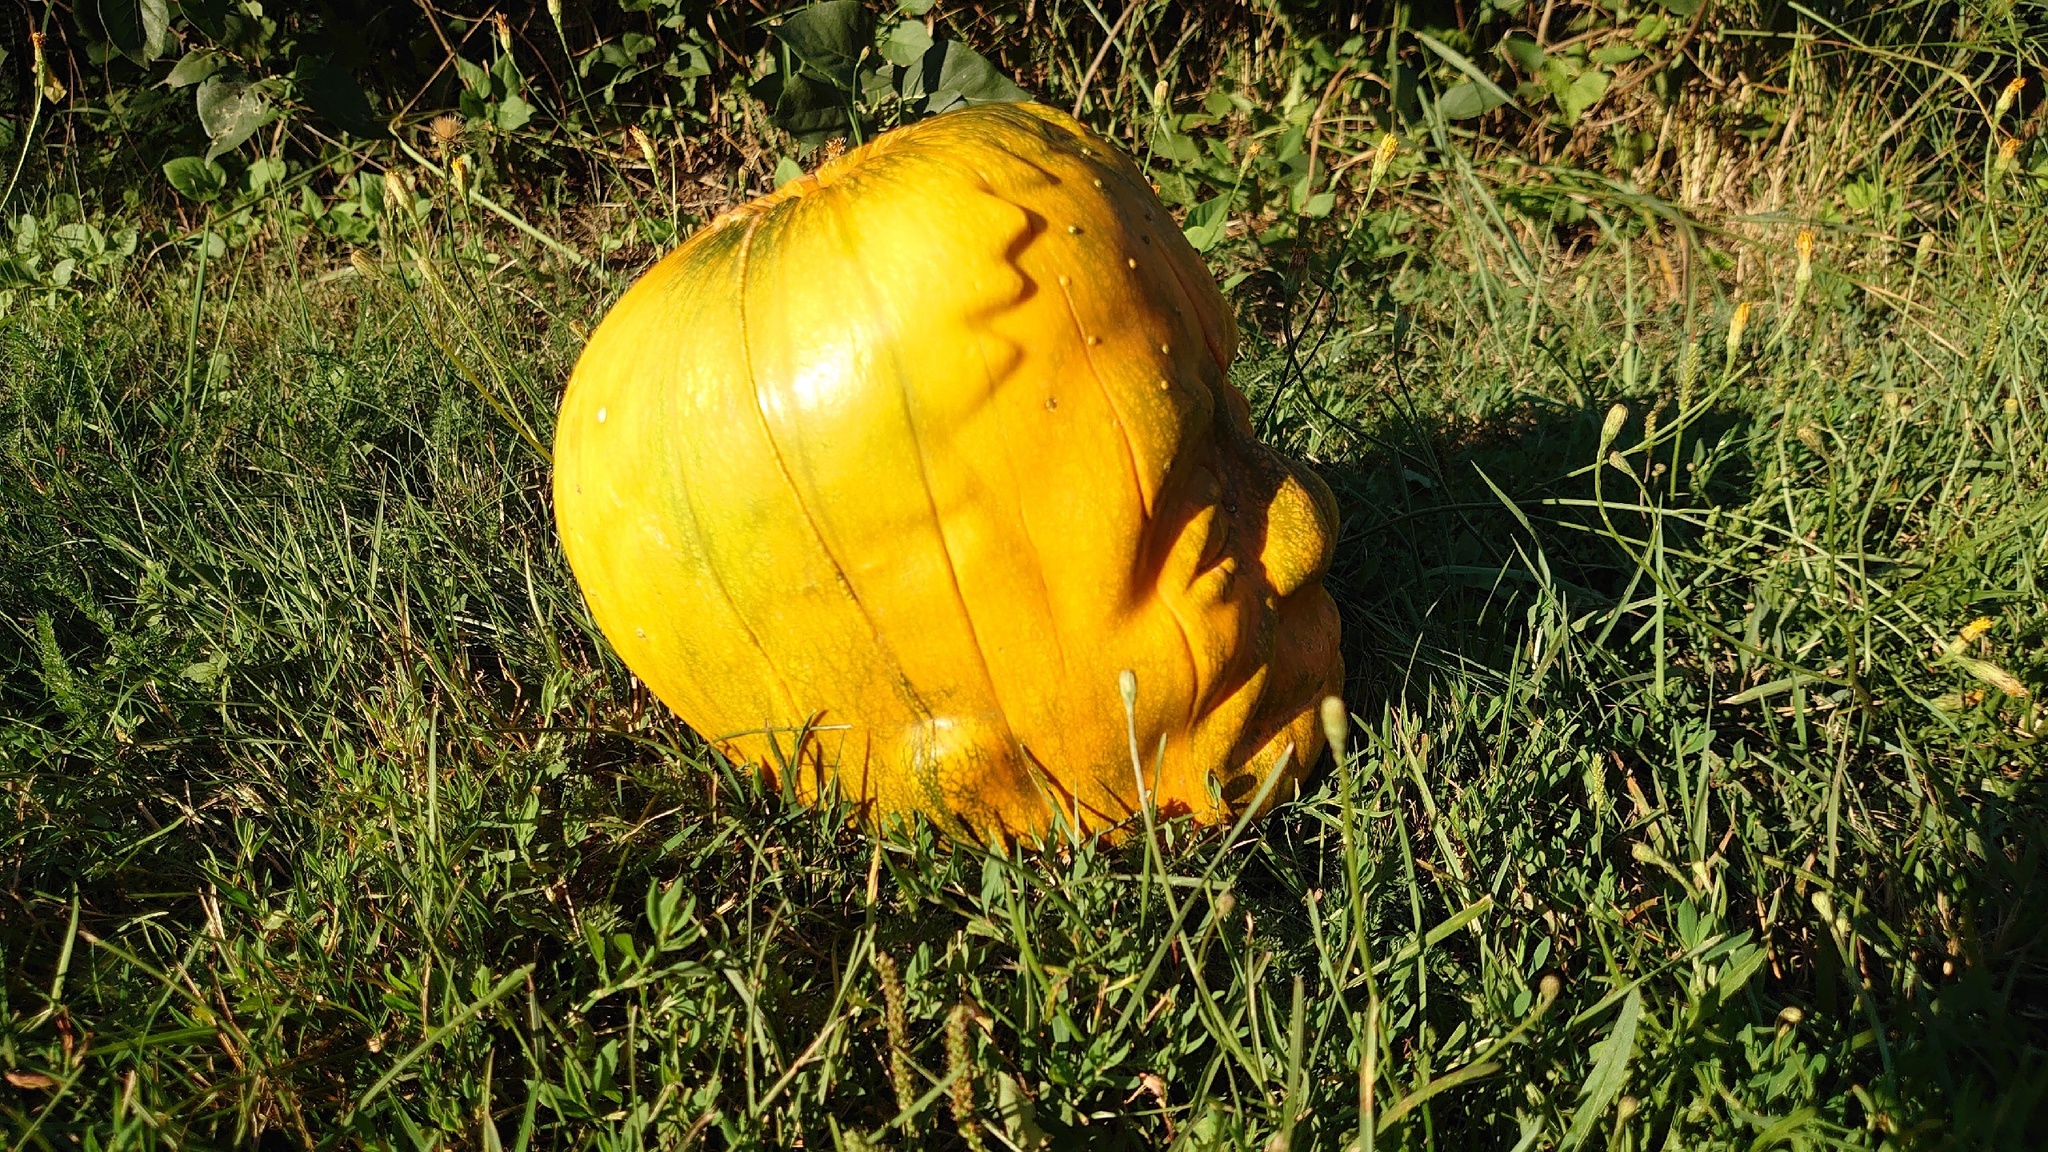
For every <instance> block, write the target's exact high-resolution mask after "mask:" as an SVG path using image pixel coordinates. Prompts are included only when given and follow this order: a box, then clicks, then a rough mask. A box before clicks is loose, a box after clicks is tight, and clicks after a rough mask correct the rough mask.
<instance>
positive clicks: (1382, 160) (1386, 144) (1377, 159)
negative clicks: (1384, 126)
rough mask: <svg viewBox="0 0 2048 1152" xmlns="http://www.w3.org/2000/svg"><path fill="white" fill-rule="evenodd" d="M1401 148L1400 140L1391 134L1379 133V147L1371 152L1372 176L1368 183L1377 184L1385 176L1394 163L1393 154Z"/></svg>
mask: <svg viewBox="0 0 2048 1152" xmlns="http://www.w3.org/2000/svg"><path fill="white" fill-rule="evenodd" d="M1400 147H1401V138H1400V137H1398V136H1396V135H1394V134H1393V133H1392V132H1382V133H1380V142H1379V146H1378V147H1376V148H1374V149H1373V150H1372V176H1371V178H1370V182H1371V183H1373V184H1378V183H1379V182H1380V179H1381V178H1382V177H1384V176H1385V175H1386V174H1387V168H1388V167H1389V166H1390V165H1392V164H1393V162H1394V153H1395V152H1396V151H1397V150H1399V148H1400Z"/></svg>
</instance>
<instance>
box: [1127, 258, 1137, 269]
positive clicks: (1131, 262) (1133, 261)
mask: <svg viewBox="0 0 2048 1152" xmlns="http://www.w3.org/2000/svg"><path fill="white" fill-rule="evenodd" d="M1137 266H1138V258H1137V257H1136V256H1131V257H1128V258H1126V259H1125V260H1124V267H1126V268H1136V267H1137Z"/></svg>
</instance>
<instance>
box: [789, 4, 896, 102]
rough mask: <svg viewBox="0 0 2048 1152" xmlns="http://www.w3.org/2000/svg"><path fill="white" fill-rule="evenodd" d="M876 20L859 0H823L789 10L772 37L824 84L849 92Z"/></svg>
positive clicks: (872, 37) (851, 89)
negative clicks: (823, 0)
mask: <svg viewBox="0 0 2048 1152" xmlns="http://www.w3.org/2000/svg"><path fill="white" fill-rule="evenodd" d="M874 28H875V19H874V17H873V16H872V15H870V14H869V13H868V10H867V5H865V4H863V3H861V0H826V2H825V3H823V4H813V5H811V6H810V7H808V8H804V9H801V10H799V11H797V12H793V13H791V14H790V15H789V16H788V18H786V19H785V20H783V21H782V23H780V24H778V25H776V26H775V28H774V33H775V38H776V39H777V40H780V41H781V42H782V44H783V46H784V47H786V48H788V49H789V50H790V52H792V53H793V54H795V56H796V58H797V59H799V60H801V61H803V62H804V66H805V67H806V68H808V69H809V70H810V71H812V72H814V73H816V74H817V76H818V77H819V78H820V79H822V80H823V81H824V82H825V83H827V84H830V85H831V86H833V87H835V88H837V89H839V90H840V91H841V92H852V91H853V86H854V80H855V76H854V69H855V68H856V67H857V66H858V65H859V64H860V58H861V54H862V53H863V52H865V51H867V48H868V45H869V44H870V43H871V42H872V41H873V39H874V34H875V33H874Z"/></svg>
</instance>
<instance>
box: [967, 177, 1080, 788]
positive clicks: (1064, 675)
mask: <svg viewBox="0 0 2048 1152" xmlns="http://www.w3.org/2000/svg"><path fill="white" fill-rule="evenodd" d="M968 171H970V172H972V173H974V178H975V179H976V180H978V181H980V182H981V189H982V192H983V194H984V195H986V196H988V197H989V198H990V199H992V200H995V201H997V202H999V203H1001V204H1004V205H1007V206H1008V207H1010V208H1014V209H1016V210H1017V212H1019V213H1020V214H1022V216H1023V217H1024V229H1023V232H1022V235H1021V238H1022V240H1023V243H1022V244H1021V245H1020V244H1018V243H1017V238H1015V237H1013V238H1012V239H1011V241H1010V242H1009V243H1008V244H1005V245H1004V247H1003V263H1004V264H1005V265H1006V266H1007V267H1008V268H1009V269H1010V270H1011V271H1012V272H1014V273H1016V275H1017V277H1018V278H1019V279H1021V280H1023V281H1024V283H1025V285H1026V286H1027V287H1028V288H1030V290H1031V292H1030V295H1033V296H1035V295H1036V294H1037V293H1038V292H1040V291H1043V288H1042V287H1040V285H1039V282H1038V280H1037V278H1036V277H1034V276H1032V275H1031V273H1029V272H1027V271H1025V270H1024V266H1023V264H1022V263H1021V261H1022V259H1023V255H1024V253H1025V252H1026V251H1028V250H1030V249H1031V248H1032V247H1033V246H1035V245H1036V244H1037V243H1038V238H1039V237H1040V236H1043V235H1045V232H1046V227H1045V223H1044V217H1043V216H1041V215H1039V214H1038V213H1037V212H1035V211H1033V210H1032V209H1030V208H1027V207H1025V206H1024V205H1022V204H1019V203H1017V202H1016V201H1015V200H1013V199H1011V198H1010V197H1008V196H1006V195H1004V194H1003V193H1002V192H1001V191H1000V190H999V189H998V188H997V187H996V185H995V183H994V182H993V181H991V180H990V179H989V178H988V174H987V173H985V172H983V171H982V170H981V168H980V166H978V165H973V164H970V165H968ZM1025 299H1029V296H1026V297H1024V298H1023V299H1020V300H1014V301H1011V302H1009V303H1005V304H1000V305H993V306H990V307H988V308H984V309H982V310H980V311H978V312H970V313H968V314H967V316H966V320H967V328H968V330H969V331H970V332H972V333H974V336H975V341H974V355H975V358H976V359H977V360H979V361H981V374H982V378H983V379H984V380H985V381H987V384H988V392H989V398H990V401H991V402H992V403H993V401H994V399H995V394H996V391H997V389H998V387H999V386H1000V385H999V384H998V382H997V380H996V371H995V366H994V365H992V364H990V363H989V359H988V351H987V348H986V346H985V345H984V344H983V341H984V340H996V341H1000V342H1002V343H1004V344H1007V345H1010V346H1012V347H1017V343H1016V341H1014V340H1011V339H1009V338H1008V337H1006V336H1003V335H1002V334H1001V333H999V332H996V331H994V330H993V329H992V327H991V323H990V322H991V321H993V320H994V319H995V318H996V317H997V316H999V315H1009V314H1014V313H1015V312H1016V311H1017V310H1018V309H1019V308H1020V307H1022V305H1023V302H1024V300H1025ZM1012 372H1013V373H1014V369H1013V370H1012ZM994 408H995V419H996V423H997V425H998V427H1000V428H1001V429H1002V430H1003V432H1004V433H1005V434H1004V435H1003V436H1001V437H999V440H1000V442H1001V444H1002V448H1003V463H1004V464H1005V465H1006V466H1007V467H1008V469H1009V472H1010V481H1011V484H1010V496H1011V503H1012V507H1013V510H1014V513H1015V515H1016V517H1017V524H1018V526H1019V527H1021V528H1022V529H1023V530H1024V540H1025V542H1026V543H1028V544H1029V545H1031V557H1032V559H1033V560H1035V561H1037V564H1036V566H1035V567H1034V568H1033V569H1032V571H1033V574H1034V575H1035V576H1036V577H1037V580H1038V595H1039V602H1040V604H1041V605H1042V606H1043V608H1044V611H1045V622H1046V633H1047V634H1048V635H1050V636H1051V637H1052V645H1053V651H1054V652H1055V653H1056V654H1057V655H1058V656H1059V660H1060V686H1061V688H1062V690H1064V689H1065V688H1066V687H1067V686H1068V685H1070V684H1072V683H1073V676H1074V673H1073V665H1072V662H1071V661H1070V660H1069V659H1068V658H1067V643H1066V637H1065V636H1064V635H1062V633H1061V630H1060V618H1059V613H1058V612H1056V611H1055V610H1054V608H1053V599H1052V587H1051V585H1049V584H1048V583H1047V582H1046V579H1045V573H1046V570H1047V563H1046V558H1045V549H1044V547H1043V546H1042V545H1040V544H1039V542H1038V534H1037V533H1036V532H1034V531H1033V530H1032V526H1031V517H1030V516H1029V515H1028V514H1027V513H1026V512H1025V508H1024V496H1023V493H1024V488H1025V485H1024V483H1023V480H1024V472H1023V471H1022V470H1020V469H1019V468H1018V467H1017V457H1016V454H1015V452H1014V451H1013V448H1014V446H1015V445H1016V443H1017V441H1018V438H1017V437H1015V436H1011V435H1009V434H1008V433H1009V432H1010V431H1011V429H1012V424H1011V421H1010V419H1009V416H1010V413H1009V411H1008V409H1006V408H1004V407H1003V406H1002V405H1000V404H995V405H994ZM1007 720H1008V717H1007V715H1005V721H1006V722H1007ZM1013 731H1014V730H1013ZM1051 735H1052V736H1053V738H1054V742H1055V743H1056V744H1057V745H1058V747H1059V750H1060V759H1061V761H1062V762H1063V763H1065V764H1068V765H1069V766H1070V768H1071V765H1072V762H1073V759H1074V756H1073V750H1072V749H1071V748H1069V747H1068V746H1067V740H1066V731H1065V730H1064V728H1062V727H1060V726H1058V725H1055V726H1054V731H1053V732H1052V733H1051ZM1023 745H1024V742H1023V740H1022V739H1021V738H1020V739H1019V740H1018V746H1019V747H1023ZM1027 755H1028V753H1027ZM1033 763H1034V765H1036V761H1035V759H1034V760H1033ZM1061 792H1062V794H1063V795H1066V794H1067V793H1066V790H1065V789H1061ZM1075 799H1076V802H1078V797H1076V798H1075Z"/></svg>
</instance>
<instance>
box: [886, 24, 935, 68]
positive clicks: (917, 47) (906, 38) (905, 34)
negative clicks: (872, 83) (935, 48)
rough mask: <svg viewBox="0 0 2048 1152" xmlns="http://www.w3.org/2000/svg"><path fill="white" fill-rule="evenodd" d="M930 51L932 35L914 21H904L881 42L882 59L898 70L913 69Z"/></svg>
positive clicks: (892, 29)
mask: <svg viewBox="0 0 2048 1152" xmlns="http://www.w3.org/2000/svg"><path fill="white" fill-rule="evenodd" d="M931 49H932V34H931V33H930V32H927V31H925V28H924V25H922V24H919V23H918V22H917V21H915V20H905V21H904V22H903V23H901V24H898V25H897V26H896V27H894V28H891V29H890V30H889V35H888V36H887V37H885V38H884V39H883V40H882V46H881V52H882V58H883V59H884V60H887V61H888V62H889V63H891V64H894V65H896V66H897V67H898V68H915V67H917V62H918V61H920V60H922V59H924V54H925V53H927V52H929V51H931Z"/></svg>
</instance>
